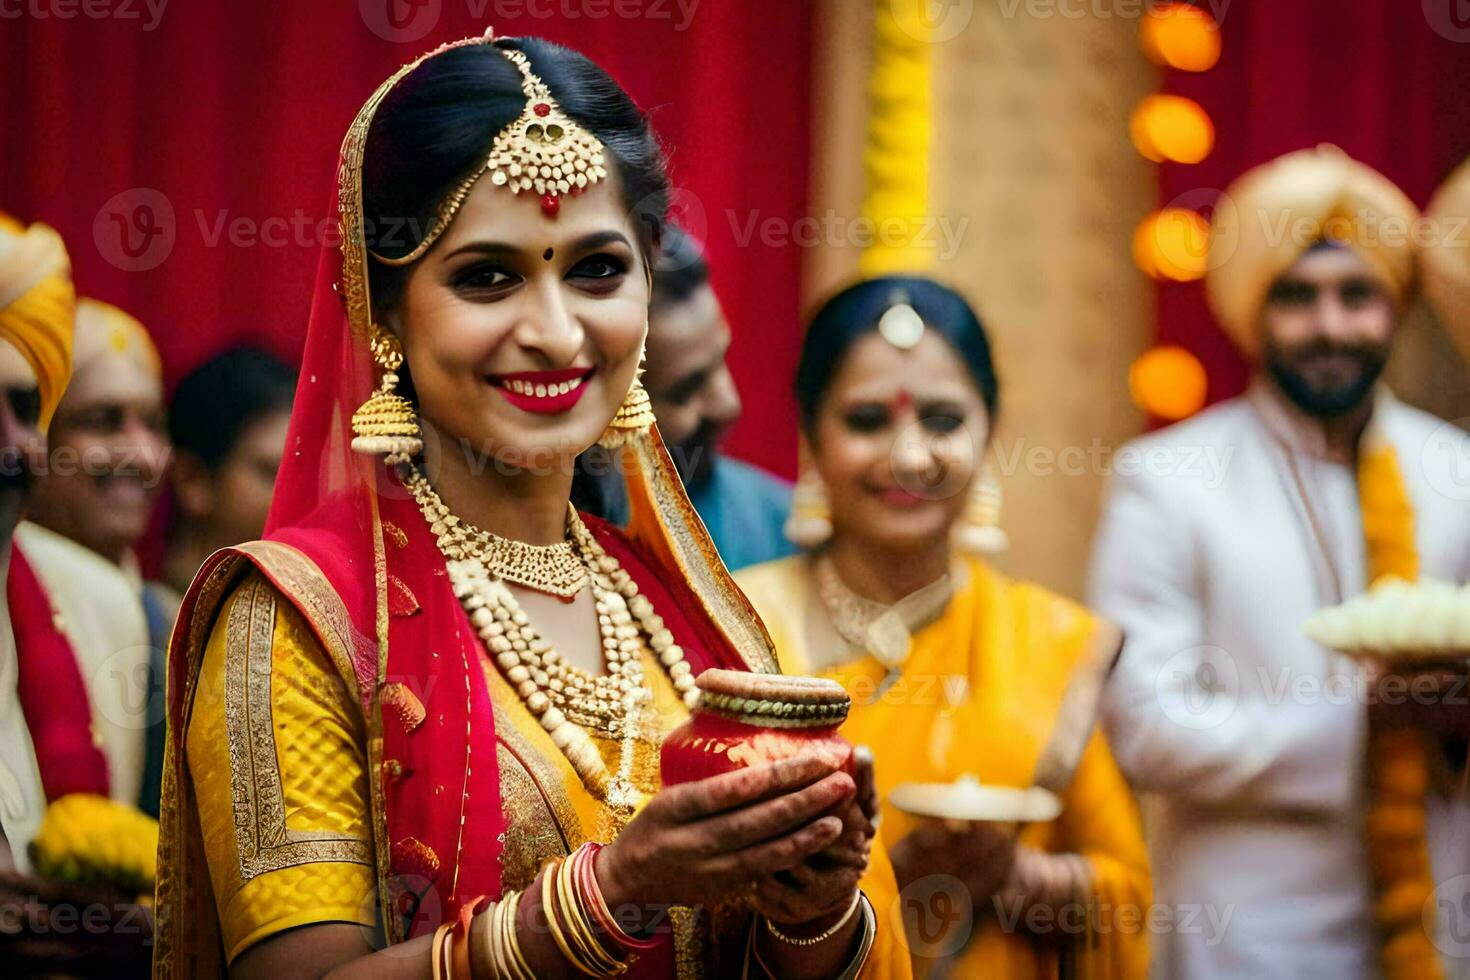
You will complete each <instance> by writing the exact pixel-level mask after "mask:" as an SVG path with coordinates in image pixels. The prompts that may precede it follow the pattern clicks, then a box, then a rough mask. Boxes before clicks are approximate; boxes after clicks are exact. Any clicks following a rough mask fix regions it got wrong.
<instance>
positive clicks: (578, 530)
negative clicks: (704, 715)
mask: <svg viewBox="0 0 1470 980" xmlns="http://www.w3.org/2000/svg"><path fill="white" fill-rule="evenodd" d="M404 484H405V485H406V486H407V487H408V489H409V491H410V492H411V493H412V494H413V498H414V500H415V501H416V502H417V503H418V505H419V509H420V510H421V511H422V512H423V515H424V519H425V520H426V521H428V523H429V527H430V529H431V530H432V531H433V532H434V534H435V536H436V537H437V539H438V546H439V550H440V552H441V553H442V554H443V555H444V558H445V562H446V565H447V567H448V570H449V581H450V584H451V586H452V587H453V588H454V594H455V596H456V597H457V598H458V599H459V601H460V603H461V604H462V605H463V606H464V609H465V612H466V613H467V614H468V615H469V618H470V622H471V623H472V624H473V625H474V627H475V631H476V632H477V633H478V635H479V637H480V639H481V640H482V641H483V642H484V644H485V647H486V649H487V650H488V651H489V653H490V654H491V656H493V657H494V659H495V663H496V665H497V666H498V667H499V668H500V670H501V672H502V673H503V674H504V675H505V678H506V680H508V681H509V682H510V684H511V686H512V687H514V688H515V690H516V693H517V694H518V695H519V696H520V698H521V700H522V701H523V702H524V703H525V705H526V707H527V709H529V710H530V712H531V714H532V715H534V716H535V717H536V719H537V720H538V721H539V722H540V724H541V727H542V728H543V729H545V730H546V732H547V733H548V734H549V735H550V736H551V740H552V742H553V743H555V745H556V747H557V748H558V749H560V750H561V752H562V753H563V754H564V755H565V756H566V757H567V761H569V762H570V763H571V764H572V768H573V769H575V770H576V772H577V775H578V776H579V777H580V778H581V779H582V782H583V784H584V785H586V786H587V787H588V788H589V789H591V790H593V791H594V792H595V793H597V795H598V796H600V797H602V799H604V800H605V801H606V802H607V803H608V805H609V806H611V807H612V808H614V809H615V810H619V811H625V812H631V811H632V809H633V808H635V807H636V806H637V804H638V802H639V801H640V800H641V796H642V794H641V793H640V792H639V791H638V789H637V788H636V787H635V786H634V785H633V783H632V781H631V779H630V773H631V766H632V744H633V741H634V739H635V738H636V737H637V734H638V727H639V723H640V718H641V715H642V708H643V706H644V705H645V704H646V703H647V702H648V701H650V700H651V699H652V693H651V692H650V691H649V690H648V688H647V686H646V685H645V684H644V683H643V680H644V677H643V661H642V654H643V650H644V649H645V647H646V648H647V649H651V650H652V651H653V652H654V653H655V654H656V655H657V656H658V658H659V663H660V664H661V665H662V666H663V667H664V669H665V670H666V671H667V672H668V675H669V679H670V680H671V681H672V682H673V685H674V689H675V690H676V691H678V693H679V695H680V697H681V698H682V699H683V700H684V703H685V704H686V705H688V706H690V707H692V706H693V704H694V702H695V701H696V700H697V699H698V696H699V691H698V688H696V687H695V685H694V676H693V673H692V671H691V670H690V668H689V664H688V663H687V662H686V661H685V659H684V651H683V649H682V648H681V647H680V646H679V644H678V643H676V642H675V641H674V635H673V633H671V632H670V631H669V629H668V627H667V626H666V625H665V623H664V621H663V618H662V617H661V616H659V615H658V613H657V612H656V611H655V610H654V608H653V603H652V602H650V601H649V600H648V597H647V596H645V595H642V594H640V593H639V591H638V583H637V582H635V581H633V577H632V576H631V575H629V574H628V573H627V571H626V570H625V569H624V568H623V567H622V566H621V565H620V564H619V563H618V560H617V559H616V558H614V557H613V556H612V555H609V554H608V553H607V551H606V550H605V549H604V548H603V547H602V545H601V544H600V543H598V541H597V539H596V538H595V537H594V536H593V535H592V532H591V531H589V530H588V529H587V526H586V525H585V524H583V523H582V520H581V518H580V517H579V516H578V515H577V512H576V510H575V509H574V508H572V507H571V506H570V505H568V513H567V532H568V538H567V540H566V541H564V542H561V543H560V545H565V546H566V547H565V552H563V551H562V550H561V549H560V546H559V545H551V546H549V547H538V546H535V545H527V544H523V543H520V542H509V543H508V544H507V543H506V542H508V539H505V538H501V537H499V536H498V535H495V534H492V533H491V532H489V531H484V530H481V529H479V528H476V527H474V526H473V525H470V524H467V523H465V522H463V521H461V520H459V519H458V518H456V517H455V516H454V515H453V514H451V513H450V512H449V508H448V507H447V506H446V505H445V503H444V501H443V500H442V499H441V498H440V497H439V494H438V493H437V492H435V490H434V488H433V487H432V486H430V484H429V481H428V480H427V479H426V478H425V477H424V475H423V473H422V472H421V471H420V470H419V469H418V468H417V467H410V468H409V469H408V470H407V472H406V474H405V477H404ZM553 549H556V550H555V551H553ZM563 553H565V554H567V555H570V556H572V557H573V558H574V559H575V562H576V566H577V570H576V572H575V573H574V572H573V571H572V569H571V568H570V566H569V564H568V562H567V561H566V560H565V559H564V558H563V557H561V556H562V555H563ZM578 576H580V578H581V580H582V581H583V583H584V587H586V586H590V587H591V589H592V595H593V601H594V604H595V607H596V609H597V625H598V631H599V633H600V634H601V638H602V640H601V642H602V652H603V657H604V662H605V664H606V667H607V672H606V673H605V674H597V675H594V674H591V673H589V672H587V671H585V670H582V669H580V668H578V667H575V666H573V665H571V664H569V663H567V662H566V661H565V659H564V658H562V657H561V655H560V654H559V653H557V651H556V650H555V649H553V648H552V646H551V644H549V643H548V642H546V640H545V639H544V638H543V637H542V636H541V635H540V634H539V633H538V632H537V631H536V629H535V628H534V627H532V626H531V623H530V618H529V617H528V616H527V615H526V612H525V610H524V609H522V608H521V606H520V603H518V602H517V601H516V599H515V596H514V595H512V593H511V591H510V589H509V588H507V586H506V583H508V582H509V583H514V584H517V585H524V586H526V587H527V588H536V586H535V585H532V584H530V583H531V582H556V583H560V584H559V586H558V587H559V588H566V587H569V585H570V583H572V582H574V581H576V579H577V578H578ZM528 580H529V581H528ZM541 591H549V590H541ZM552 594H553V595H557V594H561V593H558V592H552ZM571 595H576V592H575V591H574V592H572V593H571ZM589 730H590V731H592V732H596V733H597V734H600V735H605V736H607V737H609V738H621V739H622V740H623V748H622V764H621V766H620V767H619V772H618V774H617V775H616V776H614V775H613V774H611V773H610V772H609V770H608V768H607V765H606V764H605V763H604V762H603V759H602V754H601V752H599V751H598V749H597V746H596V745H595V744H594V743H593V741H592V738H591V736H590V735H589V734H588V733H589Z"/></svg>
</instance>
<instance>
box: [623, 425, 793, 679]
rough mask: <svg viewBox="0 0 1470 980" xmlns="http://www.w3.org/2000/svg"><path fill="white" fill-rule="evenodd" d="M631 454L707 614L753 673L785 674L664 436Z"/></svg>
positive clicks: (639, 444) (634, 445) (652, 437)
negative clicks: (691, 498)
mask: <svg viewBox="0 0 1470 980" xmlns="http://www.w3.org/2000/svg"><path fill="white" fill-rule="evenodd" d="M629 449H631V450H632V452H633V453H634V454H635V455H636V459H637V463H638V467H639V469H640V470H641V471H642V472H643V473H644V474H645V475H646V479H647V482H648V486H649V490H650V493H651V499H649V500H648V503H649V505H650V506H651V507H652V508H653V510H654V511H655V515H656V517H657V520H658V522H659V524H660V525H661V526H662V527H663V530H664V534H665V536H666V538H667V540H668V543H669V550H670V551H671V552H672V553H673V557H674V560H675V561H676V562H677V563H678V565H679V570H680V571H681V572H683V573H684V577H685V580H686V581H688V583H689V586H690V589H691V591H693V592H694V595H695V597H696V598H697V599H698V600H699V602H700V605H702V606H703V607H704V609H705V612H706V614H707V615H708V616H709V617H710V619H711V621H713V622H714V624H715V627H716V628H717V629H719V631H720V632H721V633H723V634H724V635H725V637H726V639H728V640H729V641H730V644H731V646H733V647H734V648H735V651H736V652H737V653H739V654H740V656H741V658H742V659H743V660H744V661H745V663H746V666H748V667H749V668H750V669H751V670H753V671H756V672H758V673H763V674H779V673H781V667H780V665H779V664H778V663H777V661H776V653H775V648H774V647H773V646H772V644H771V637H770V635H769V634H768V633H767V632H766V628H765V626H764V625H763V624H762V623H761V620H760V617H759V616H758V615H756V612H755V609H754V608H753V607H752V606H751V604H750V600H749V599H747V598H746V597H745V593H744V592H741V591H740V588H739V586H737V585H736V584H735V582H734V580H733V579H731V578H730V573H729V572H728V571H727V570H726V569H725V563H724V561H723V560H722V559H721V558H720V556H719V553H718V552H716V551H715V548H714V544H713V543H712V542H711V541H710V537H709V532H708V531H706V530H705V529H704V524H703V523H702V522H701V521H700V519H699V515H698V514H696V513H695V512H694V506H693V505H692V504H690V503H689V496H688V495H687V494H686V493H685V492H684V486H683V484H681V483H679V482H678V480H677V479H675V478H673V477H672V476H671V475H670V474H672V473H673V472H674V464H673V461H672V460H670V459H669V456H668V451H667V450H666V449H664V446H663V441H662V440H661V439H660V438H659V436H658V431H657V430H656V429H650V430H649V431H648V432H647V433H644V434H641V435H639V436H637V437H635V438H633V439H632V440H630V441H629V443H628V447H627V449H625V450H624V451H625V452H626V451H628V450H629Z"/></svg>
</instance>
